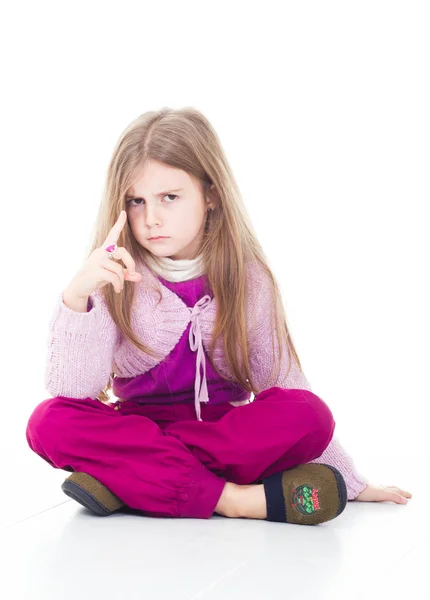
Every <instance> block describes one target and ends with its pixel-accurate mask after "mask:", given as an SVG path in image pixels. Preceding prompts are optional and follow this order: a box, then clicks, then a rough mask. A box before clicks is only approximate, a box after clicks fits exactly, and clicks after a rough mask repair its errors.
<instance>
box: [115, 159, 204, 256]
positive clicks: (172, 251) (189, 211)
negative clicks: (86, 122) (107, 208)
mask: <svg viewBox="0 0 430 600" xmlns="http://www.w3.org/2000/svg"><path fill="white" fill-rule="evenodd" d="M125 200H126V210H127V215H128V221H129V223H130V227H131V230H132V232H133V235H134V237H135V238H136V240H137V241H138V242H139V244H141V245H142V246H143V247H144V248H147V249H148V250H149V251H150V252H151V253H152V254H154V255H155V256H163V257H166V256H167V257H168V258H172V259H173V260H179V259H191V258H195V257H196V256H197V255H198V254H199V248H200V244H201V241H202V239H203V233H204V228H205V222H206V214H207V213H206V209H207V207H208V206H209V204H208V203H207V202H206V200H205V198H204V195H203V193H202V191H201V189H200V187H199V183H198V182H197V180H196V179H195V178H192V177H190V175H188V173H186V172H185V171H183V170H182V169H176V168H174V167H171V166H169V165H165V164H163V163H160V162H157V161H153V160H151V161H147V162H146V163H145V165H144V167H143V168H142V169H141V170H140V171H139V173H138V175H137V177H136V180H135V182H134V184H133V185H132V187H130V188H129V190H128V191H127V194H126V198H125ZM157 236H165V239H159V240H151V239H150V238H153V237H157Z"/></svg>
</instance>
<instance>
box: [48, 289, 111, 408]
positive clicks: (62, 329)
mask: <svg viewBox="0 0 430 600" xmlns="http://www.w3.org/2000/svg"><path fill="white" fill-rule="evenodd" d="M118 338H119V330H118V327H117V326H116V324H115V322H114V321H113V319H112V317H111V316H110V314H109V311H108V309H107V306H106V303H105V301H104V298H103V296H102V294H101V292H100V291H99V290H96V291H95V292H94V293H93V294H91V295H90V298H89V300H88V310H87V312H86V313H81V312H75V311H73V310H71V309H70V308H68V307H67V306H66V305H65V304H64V301H63V292H62V293H61V294H60V296H59V297H58V300H57V303H56V305H55V309H54V314H53V316H52V319H51V321H50V323H49V340H48V352H47V360H46V369H45V387H46V389H47V390H48V392H49V393H50V394H51V395H52V396H66V397H69V398H88V397H90V398H94V399H95V398H97V396H98V395H99V393H100V392H101V390H103V389H104V387H105V386H106V384H107V383H108V381H109V376H110V373H111V371H112V361H113V354H114V349H115V345H116V343H117V342H118Z"/></svg>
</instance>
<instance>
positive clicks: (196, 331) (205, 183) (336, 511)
mask: <svg viewBox="0 0 430 600" xmlns="http://www.w3.org/2000/svg"><path fill="white" fill-rule="evenodd" d="M121 263H122V264H121ZM46 388H47V390H48V391H49V393H50V394H51V395H52V396H53V398H49V399H46V400H44V401H43V402H41V403H40V404H39V405H38V406H37V407H36V408H35V410H34V411H33V413H32V414H31V416H30V418H29V421H28V425H27V429H26V436H27V441H28V444H29V445H30V448H31V449H32V450H33V451H34V452H36V453H37V454H38V455H40V456H41V457H42V458H43V459H44V460H46V461H47V462H48V463H49V464H50V465H52V466H53V467H54V468H57V469H63V470H65V471H71V472H72V474H71V475H70V476H69V477H68V478H67V479H66V480H65V481H64V483H63V484H62V489H63V491H64V492H65V493H66V494H67V495H68V496H70V497H71V498H73V499H74V500H76V501H77V502H79V503H80V504H82V505H84V506H86V507H87V508H89V509H91V510H93V511H94V512H95V513H97V514H100V515H108V514H111V513H113V512H115V511H118V510H125V511H126V512H127V511H128V510H132V511H133V510H135V511H139V512H140V513H143V514H146V515H149V516H154V517H194V518H204V519H208V518H210V517H211V515H212V514H213V513H214V512H215V513H217V514H220V515H224V516H227V517H245V518H256V519H267V520H270V521H279V522H288V523H296V524H303V525H315V524H318V523H323V522H325V521H329V520H331V519H334V518H335V517H337V516H339V515H340V514H341V513H342V511H343V510H344V508H345V506H346V502H347V500H353V499H356V500H363V501H374V500H376V501H378V500H392V501H394V502H397V503H400V502H406V497H411V494H410V493H409V492H406V491H404V490H401V489H399V488H397V487H394V486H375V485H370V484H369V482H368V481H367V480H366V479H365V478H364V477H362V476H360V475H359V474H358V473H357V472H356V471H355V469H354V465H353V462H352V460H351V458H350V457H349V456H348V454H347V453H346V452H345V451H344V450H343V448H342V446H341V445H340V444H339V442H338V441H337V440H336V438H335V437H334V435H333V434H334V428H335V421H334V418H333V415H332V413H331V411H330V409H329V407H328V406H327V404H326V403H325V402H324V401H323V400H322V399H321V398H319V397H318V396H316V395H315V394H314V393H313V392H312V391H311V388H310V385H309V382H308V381H307V379H306V377H305V375H304V373H303V370H302V368H301V364H300V361H299V358H298V356H297V353H296V350H295V348H294V344H293V342H292V339H291V336H290V333H289V331H288V328H287V324H286V317H285V313H284V309H283V306H282V301H281V296H280V292H279V288H278V284H277V282H276V280H275V278H274V276H273V274H272V272H271V270H270V268H269V266H268V264H267V259H266V258H265V256H264V253H263V250H262V248H261V246H260V245H259V243H258V241H257V236H256V234H255V232H254V230H253V228H252V226H251V223H250V220H249V217H248V215H247V213H246V210H245V208H244V205H243V202H242V199H241V196H240V192H239V190H238V187H237V184H236V182H235V179H234V177H233V174H232V171H231V168H230V166H229V164H228V162H227V159H226V157H225V154H224V152H223V150H222V146H221V143H220V141H219V139H218V137H217V135H216V133H215V131H214V129H213V128H212V126H211V125H210V123H209V122H208V120H207V119H206V118H205V117H204V116H203V115H202V114H201V113H200V112H199V111H197V110H195V109H192V108H184V109H181V110H172V109H167V108H164V109H162V110H160V111H158V112H155V111H154V112H148V113H145V114H143V115H141V116H140V117H138V118H137V119H136V120H135V121H134V122H132V123H131V124H130V125H129V127H128V128H127V129H126V130H125V131H124V132H123V134H122V135H121V137H120V139H119V142H118V144H117V146H116V148H115V150H114V153H113V157H112V159H111V162H110V165H109V169H108V174H107V181H106V188H105V193H104V196H103V200H102V203H101V205H100V209H99V214H98V219H97V231H96V235H95V240H94V243H93V246H92V248H91V251H90V255H89V257H88V259H87V260H86V262H85V263H84V265H83V267H82V269H80V271H79V272H78V273H77V274H76V275H75V276H74V277H73V279H72V281H71V282H70V284H69V285H68V286H67V288H66V289H65V290H64V291H63V292H62V293H61V294H60V296H59V297H58V302H57V304H56V307H55V311H54V315H53V318H52V321H51V323H50V338H49V352H48V360H47V368H46ZM111 391H112V392H113V393H114V394H115V396H116V397H117V400H116V401H115V402H113V403H111V402H109V395H110V392H111ZM251 393H254V398H252V399H251Z"/></svg>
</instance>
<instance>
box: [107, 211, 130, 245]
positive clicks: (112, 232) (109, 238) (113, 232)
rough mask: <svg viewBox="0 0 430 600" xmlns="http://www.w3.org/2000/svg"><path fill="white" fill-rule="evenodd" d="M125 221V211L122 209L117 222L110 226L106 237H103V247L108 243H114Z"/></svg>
mask: <svg viewBox="0 0 430 600" xmlns="http://www.w3.org/2000/svg"><path fill="white" fill-rule="evenodd" d="M126 222H127V213H126V211H125V210H122V211H121V212H120V213H119V217H118V220H117V222H116V223H115V225H114V226H113V227H112V229H111V230H110V231H109V233H108V235H107V238H106V239H105V242H104V244H103V247H104V248H105V247H106V246H108V245H110V244H116V243H117V241H118V238H119V236H120V233H121V231H122V229H123V227H124V225H125V224H126Z"/></svg>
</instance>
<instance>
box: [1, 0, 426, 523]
mask: <svg viewBox="0 0 430 600" xmlns="http://www.w3.org/2000/svg"><path fill="white" fill-rule="evenodd" d="M0 23H1V24H0V45H1V47H0V50H1V56H2V59H1V61H2V63H1V67H2V69H1V81H2V93H1V108H2V110H1V113H0V119H1V124H0V126H1V136H0V153H1V155H0V159H1V163H0V164H1V173H2V192H1V199H2V202H1V207H2V218H1V224H2V227H1V230H2V240H1V248H2V255H3V277H2V293H1V302H2V305H1V334H2V354H3V359H2V366H3V369H2V371H3V378H2V398H1V417H0V469H1V470H2V472H3V478H4V479H3V481H4V482H5V483H6V488H7V493H2V494H1V497H0V504H4V506H3V508H7V511H1V512H2V513H3V515H2V518H3V519H4V520H5V521H4V522H8V519H9V520H11V519H13V518H14V515H15V516H16V515H17V514H18V513H19V515H22V516H25V515H30V514H32V513H34V512H35V511H36V510H38V509H40V510H42V509H43V507H44V506H46V504H47V499H48V500H49V501H51V503H52V502H54V501H57V500H58V501H59V502H60V501H61V499H63V500H64V499H66V497H65V496H64V495H62V492H61V491H60V490H59V485H60V482H61V481H62V480H63V478H64V477H65V476H66V475H67V474H66V473H65V472H62V471H56V470H54V469H52V468H51V467H50V466H49V465H48V464H47V463H45V462H44V461H43V460H42V459H40V458H39V457H37V456H36V455H35V454H34V453H32V451H31V450H30V448H29V447H28V446H27V442H26V438H25V427H26V423H27V420H28V418H29V416H30V414H31V412H32V410H33V409H34V408H35V407H36V405H37V404H38V403H39V402H41V401H42V400H44V399H46V398H48V397H49V394H48V393H47V391H46V390H45V388H44V370H45V359H46V348H47V339H48V322H49V319H50V317H51V314H52V311H53V307H54V303H55V301H56V298H57V295H58V293H59V292H60V291H61V290H62V289H63V288H64V287H65V286H66V285H67V284H68V282H69V281H70V280H71V279H72V277H73V276H74V274H75V272H76V271H77V270H78V269H79V268H80V266H81V264H82V262H83V260H84V258H85V256H86V255H87V253H88V250H89V246H90V242H91V235H92V232H93V228H94V221H95V216H96V212H97V208H98V203H99V201H100V198H101V193H102V188H103V183H104V177H105V173H106V169H107V165H108V161H109V159H110V156H111V153H112V151H113V147H114V145H115V143H116V141H117V139H118V137H119V135H120V133H121V132H122V131H123V129H124V128H125V127H126V126H127V125H128V123H129V122H130V121H131V120H133V119H134V118H135V117H137V116H138V115H139V114H141V113H143V112H145V111H148V110H156V109H159V108H161V107H163V106H169V107H172V108H180V107H183V106H193V107H195V108H198V109H199V110H201V111H202V112H203V113H204V114H205V115H206V116H207V117H208V118H209V120H210V121H211V123H212V124H213V126H214V128H215V130H216V131H217V133H218V135H219V136H220V139H221V141H222V144H223V148H224V150H225V152H226V154H227V157H228V160H229V162H230V164H231V166H232V169H233V172H234V174H235V177H236V178H237V181H238V184H239V187H240V189H241V192H242V194H243V197H244V201H245V204H246V207H247V209H248V210H249V213H250V215H251V219H252V222H253V224H254V227H255V230H256V232H257V235H258V238H259V240H260V241H261V243H262V245H263V248H264V250H265V252H266V254H267V256H268V258H269V261H270V265H271V267H272V268H273V271H274V273H275V276H276V277H277V278H278V280H279V282H280V284H281V288H282V292H283V298H284V304H285V308H286V313H287V322H288V325H289V328H290V330H291V333H292V336H293V340H294V342H295V345H296V348H297V351H298V353H299V357H300V360H301V362H302V366H303V369H304V371H305V374H306V376H307V377H308V379H309V381H310V383H311V385H312V389H313V391H314V392H315V393H316V394H318V395H320V396H321V397H322V398H324V400H325V401H326V402H327V404H328V405H329V406H330V408H331V409H332V411H333V414H334V416H335V420H336V423H337V428H336V434H337V435H338V437H339V439H340V441H341V442H342V444H343V445H344V447H345V449H346V450H347V451H348V452H349V453H350V454H351V455H352V457H353V458H354V461H355V463H356V465H357V467H358V468H359V470H360V472H361V473H363V474H364V475H365V476H367V477H369V478H371V480H372V482H374V483H376V484H378V483H381V484H386V485H390V484H392V485H398V486H400V487H403V488H404V489H406V490H409V491H410V492H411V493H413V494H414V493H417V492H418V490H416V489H410V485H409V482H410V481H411V478H412V474H413V469H414V456H418V455H422V453H423V452H425V453H427V454H429V451H428V448H427V437H428V435H427V431H428V403H429V386H428V373H429V342H428V339H429V333H430V332H429V329H430V327H429V317H428V308H429V286H428V283H429V282H428V279H429V276H428V275H429V269H428V259H429V233H428V232H429V220H428V205H429V187H430V184H429V182H430V179H429V158H430V143H429V139H430V135H429V134H430V118H429V106H430V89H429V55H430V53H429V51H430V47H429V46H430V42H429V36H428V31H429V25H430V23H429V9H428V3H427V2H413V1H409V2H395V1H390V2H378V1H375V0H372V1H361V2H345V1H339V2H301V3H296V2H273V1H272V2H270V1H266V2H264V3H256V2H229V3H227V2H219V1H218V2H216V3H208V2H186V1H185V2H184V1H182V2H176V3H174V2H161V3H146V2H127V1H121V2H118V3H104V2H103V3H102V2H91V1H90V2H89V1H85V2H83V1H78V2H76V1H75V2H74V3H72V4H65V3H62V2H46V1H39V2H37V3H32V2H16V3H9V4H8V5H7V7H6V6H3V8H2V10H1V16H0ZM375 456H379V457H381V456H382V457H385V458H384V460H383V461H382V464H386V469H385V468H384V469H383V470H381V469H378V470H374V469H373V468H372V467H373V458H374V457H375ZM408 457H410V461H409V459H408ZM405 459H406V460H405ZM400 460H403V462H402V463H400ZM397 461H399V465H400V464H402V465H403V467H400V466H399V468H398V469H397V466H396V465H397ZM20 486H21V488H22V489H21V488H20ZM6 488H4V489H6ZM20 489H21V491H22V492H23V491H24V490H25V493H18V490H20ZM14 511H16V512H15V513H14ZM15 520H16V519H15Z"/></svg>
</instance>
